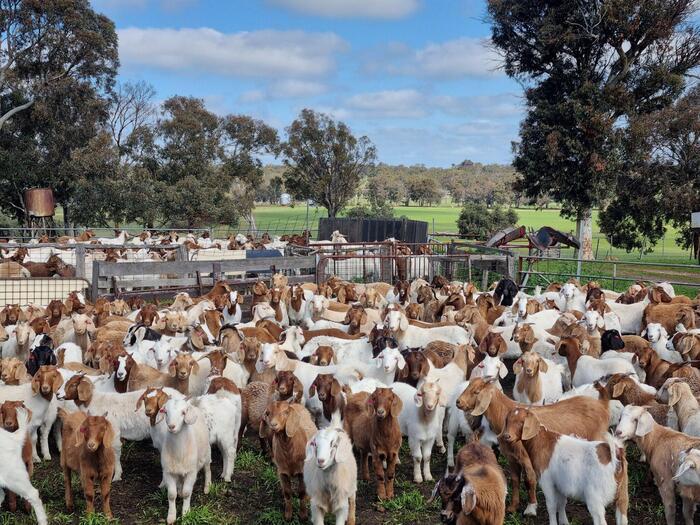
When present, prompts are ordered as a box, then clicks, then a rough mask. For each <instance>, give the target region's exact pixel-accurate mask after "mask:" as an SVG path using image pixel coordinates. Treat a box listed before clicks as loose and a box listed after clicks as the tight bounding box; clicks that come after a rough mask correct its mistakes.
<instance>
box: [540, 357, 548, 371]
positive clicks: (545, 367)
mask: <svg viewBox="0 0 700 525" xmlns="http://www.w3.org/2000/svg"><path fill="white" fill-rule="evenodd" d="M539 366H540V372H542V373H543V374H546V373H547V371H548V370H549V365H548V364H547V361H545V360H544V359H542V357H540V359H539Z"/></svg>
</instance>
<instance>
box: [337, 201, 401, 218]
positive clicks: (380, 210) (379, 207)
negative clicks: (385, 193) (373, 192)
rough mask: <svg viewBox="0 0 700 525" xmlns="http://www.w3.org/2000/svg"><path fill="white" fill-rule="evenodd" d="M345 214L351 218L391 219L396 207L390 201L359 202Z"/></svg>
mask: <svg viewBox="0 0 700 525" xmlns="http://www.w3.org/2000/svg"><path fill="white" fill-rule="evenodd" d="M345 216H346V217H349V218H351V219H391V218H392V217H393V216H394V209H393V208H392V207H391V205H390V204H389V203H388V202H385V203H382V204H370V205H369V206H367V205H365V204H358V205H357V206H355V207H353V208H350V209H348V210H347V212H345Z"/></svg>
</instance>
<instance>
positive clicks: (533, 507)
mask: <svg viewBox="0 0 700 525" xmlns="http://www.w3.org/2000/svg"><path fill="white" fill-rule="evenodd" d="M523 514H525V516H537V503H530V504H529V505H528V506H527V507H525V512H524V513H523Z"/></svg>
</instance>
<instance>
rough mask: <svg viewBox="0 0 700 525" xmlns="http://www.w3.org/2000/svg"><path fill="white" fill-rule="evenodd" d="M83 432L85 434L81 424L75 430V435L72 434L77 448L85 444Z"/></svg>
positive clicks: (85, 430) (85, 429)
mask: <svg viewBox="0 0 700 525" xmlns="http://www.w3.org/2000/svg"><path fill="white" fill-rule="evenodd" d="M85 432H87V428H85V427H84V426H83V425H82V424H81V425H80V426H79V427H78V428H76V429H75V433H74V434H73V435H74V437H75V445H76V446H77V447H80V446H82V445H83V443H85Z"/></svg>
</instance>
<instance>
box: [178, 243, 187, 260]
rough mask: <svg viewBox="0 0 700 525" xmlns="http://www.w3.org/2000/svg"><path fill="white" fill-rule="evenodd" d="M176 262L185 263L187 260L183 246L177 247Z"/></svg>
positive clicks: (185, 249)
mask: <svg viewBox="0 0 700 525" xmlns="http://www.w3.org/2000/svg"><path fill="white" fill-rule="evenodd" d="M177 260H178V261H186V260H187V248H186V247H185V245H184V244H181V245H180V246H178V247H177Z"/></svg>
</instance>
